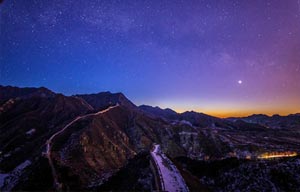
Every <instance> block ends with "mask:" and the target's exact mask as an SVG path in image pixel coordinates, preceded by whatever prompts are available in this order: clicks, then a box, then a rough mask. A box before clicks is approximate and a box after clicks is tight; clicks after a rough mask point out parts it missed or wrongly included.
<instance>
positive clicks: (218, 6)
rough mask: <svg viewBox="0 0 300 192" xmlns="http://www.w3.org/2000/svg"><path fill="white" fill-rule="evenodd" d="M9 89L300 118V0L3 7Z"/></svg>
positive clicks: (3, 68) (20, 0)
mask: <svg viewBox="0 0 300 192" xmlns="http://www.w3.org/2000/svg"><path fill="white" fill-rule="evenodd" d="M0 27H1V28H0V43H1V44H0V84H2V85H13V86H21V87H25V86H30V87H33V86H35V87H39V86H45V87H47V88H49V89H51V90H53V91H55V92H61V93H64V94H66V95H71V94H75V93H95V92H100V91H111V92H123V93H124V94H125V95H126V96H127V97H128V98H129V99H130V100H132V101H133V102H134V103H136V104H137V105H140V104H149V105H153V106H156V105H158V106H160V107H163V108H165V107H170V108H173V109H175V110H176V111H178V112H182V111H185V110H194V111H199V112H205V113H208V114H212V115H217V116H232V115H234V116H243V115H248V114H252V113H266V114H274V113H279V114H289V113H296V112H300V0H251V1H250V0H240V1H238V0H198V1H188V0H181V1H177V0H170V1H165V0H149V1H146V0H145V1H144V0H137V1H134V0H127V1H126V0H123V1H114V0H105V1H104V0H103V1H92V0H90V1H89V0H76V1H71V0H48V1H46V0H35V1H34V0H4V2H2V3H1V4H0Z"/></svg>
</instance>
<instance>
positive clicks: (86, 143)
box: [0, 86, 300, 191]
mask: <svg viewBox="0 0 300 192" xmlns="http://www.w3.org/2000/svg"><path fill="white" fill-rule="evenodd" d="M264 118H265V117H262V119H264ZM299 118H300V117H299V116H298V115H294V116H289V117H286V118H285V117H274V118H272V119H271V120H270V119H268V118H267V120H264V121H263V120H259V121H255V120H253V118H250V119H249V118H248V119H220V118H217V117H212V116H209V115H206V114H203V113H196V112H185V113H181V114H178V113H176V112H174V111H172V110H171V109H166V110H163V109H160V108H158V107H156V108H153V107H151V106H140V107H137V106H136V105H134V104H133V103H132V102H131V101H130V100H129V99H127V98H126V97H125V96H124V95H123V94H122V93H110V92H103V93H98V94H90V95H75V96H64V95H62V94H57V93H54V92H52V91H50V90H48V89H46V88H17V87H10V86H6V87H5V86H0V189H1V191H7V190H8V191H9V190H53V189H55V188H57V186H55V185H54V184H53V182H54V178H53V173H52V170H51V166H50V163H49V161H48V160H49V159H48V158H47V157H48V156H47V155H49V151H47V146H48V145H47V141H48V140H49V139H50V138H52V140H51V150H50V152H51V159H52V161H53V166H54V168H55V171H56V175H57V178H56V179H57V181H58V183H59V185H60V186H59V188H60V189H63V190H117V191H120V190H146V191H147V190H151V188H152V185H153V180H154V175H153V173H152V172H151V169H150V167H149V151H150V150H151V148H152V145H153V144H154V143H159V144H160V145H161V147H162V150H163V151H164V152H165V153H166V154H167V155H168V156H169V157H170V158H171V159H172V160H173V161H174V162H175V163H176V164H177V165H178V168H179V169H180V170H181V171H182V173H183V176H184V178H185V179H186V182H187V183H188V185H189V187H190V188H191V189H192V190H193V189H194V190H207V189H209V190H217V191H220V190H221V191H222V189H224V190H236V189H240V190H245V191H247V190H248V191H253V190H256V189H258V190H274V189H277V190H294V189H297V186H298V185H299V182H297V181H299V179H298V180H295V179H297V178H299V172H298V171H297V169H294V168H293V167H294V166H296V164H297V163H299V160H298V159H297V157H294V159H291V160H289V159H288V160H281V161H277V160H276V161H273V160H271V161H268V162H266V163H264V162H265V160H258V158H259V157H261V156H262V155H264V154H266V153H268V154H272V153H276V154H283V153H287V152H290V153H292V152H294V153H298V152H299V146H300V141H299V139H298V138H299V137H300V133H299V130H300V129H299V127H297V122H298V121H299ZM276 122H277V123H276ZM278 124H280V125H283V124H284V127H283V126H277V125H278ZM232 158H233V159H235V160H232ZM246 159H248V160H246ZM227 162H228V163H229V164H227ZM262 166H263V167H262ZM258 167H262V170H264V171H263V173H260V172H259V171H257V170H258ZM277 167H278V168H279V169H278V170H276V168H277ZM195 170H198V171H195ZM252 170H253V171H252ZM245 174H246V175H245ZM284 175H286V176H287V177H284ZM227 176H228V177H227ZM282 177H284V179H285V180H284V181H283V180H282ZM126 178H127V181H128V182H126V181H125V182H124V181H123V180H124V179H126ZM222 178H223V179H222ZM224 178H228V179H227V180H224ZM241 178H249V182H250V184H249V186H250V187H248V188H247V187H246V186H244V185H242V182H244V180H243V181H241ZM255 178H264V180H261V181H264V182H257V180H256V179H255ZM266 182H268V183H269V184H265V183H266ZM282 182H284V183H282ZM239 183H240V185H238V184H239ZM285 183H287V184H285Z"/></svg>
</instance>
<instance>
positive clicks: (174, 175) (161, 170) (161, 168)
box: [151, 145, 189, 192]
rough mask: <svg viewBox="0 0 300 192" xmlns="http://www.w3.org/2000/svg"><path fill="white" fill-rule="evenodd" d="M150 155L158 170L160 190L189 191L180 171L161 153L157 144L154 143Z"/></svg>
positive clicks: (171, 191) (170, 191)
mask: <svg viewBox="0 0 300 192" xmlns="http://www.w3.org/2000/svg"><path fill="white" fill-rule="evenodd" d="M151 157H152V159H153V160H154V162H155V166H156V168H157V170H158V177H159V180H160V182H161V183H160V185H161V190H162V191H169V192H173V191H174V192H175V191H181V192H188V191H189V189H188V187H187V185H186V183H185V181H184V179H183V178H182V176H181V174H180V172H179V171H178V169H177V168H176V166H175V165H174V164H173V163H172V161H171V160H170V159H169V158H168V157H167V156H166V155H165V154H164V153H162V151H161V149H160V146H159V145H154V149H153V150H152V151H151Z"/></svg>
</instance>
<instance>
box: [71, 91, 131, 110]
mask: <svg viewBox="0 0 300 192" xmlns="http://www.w3.org/2000/svg"><path fill="white" fill-rule="evenodd" d="M75 97H79V98H82V99H84V100H85V101H86V102H87V103H89V104H90V105H91V106H92V107H93V108H94V109H95V110H100V109H105V108H107V107H108V106H113V105H116V104H117V103H118V104H120V105H122V106H126V107H128V108H131V109H135V108H137V106H136V105H134V104H133V103H132V102H131V101H130V100H129V99H127V98H126V97H125V95H123V93H111V92H101V93H97V94H83V95H75Z"/></svg>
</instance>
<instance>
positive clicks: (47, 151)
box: [46, 104, 119, 189]
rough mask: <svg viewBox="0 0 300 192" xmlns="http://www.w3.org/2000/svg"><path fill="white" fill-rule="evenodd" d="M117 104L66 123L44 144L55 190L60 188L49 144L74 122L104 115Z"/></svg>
mask: <svg viewBox="0 0 300 192" xmlns="http://www.w3.org/2000/svg"><path fill="white" fill-rule="evenodd" d="M118 106H119V104H116V105H114V106H111V107H109V108H107V109H104V110H102V111H99V112H97V113H91V114H87V115H83V116H78V117H76V118H75V119H74V120H73V121H71V122H70V123H68V124H67V125H66V126H65V127H64V128H62V129H61V130H59V131H58V132H56V133H54V134H53V135H52V136H51V137H50V138H49V139H48V140H47V142H46V146H47V147H46V149H47V150H46V157H47V159H48V162H49V165H50V167H51V171H52V176H53V185H54V187H55V189H60V188H61V187H62V186H61V184H60V183H59V182H58V179H57V173H56V170H55V167H54V164H53V161H52V158H51V144H52V140H53V139H54V138H55V137H56V136H57V135H59V134H61V133H63V132H64V131H65V130H66V129H67V128H68V127H70V126H71V125H72V124H74V123H75V122H77V121H79V120H81V119H84V118H87V117H92V116H97V115H99V114H103V113H106V112H107V111H109V110H111V109H113V108H115V107H118Z"/></svg>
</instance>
